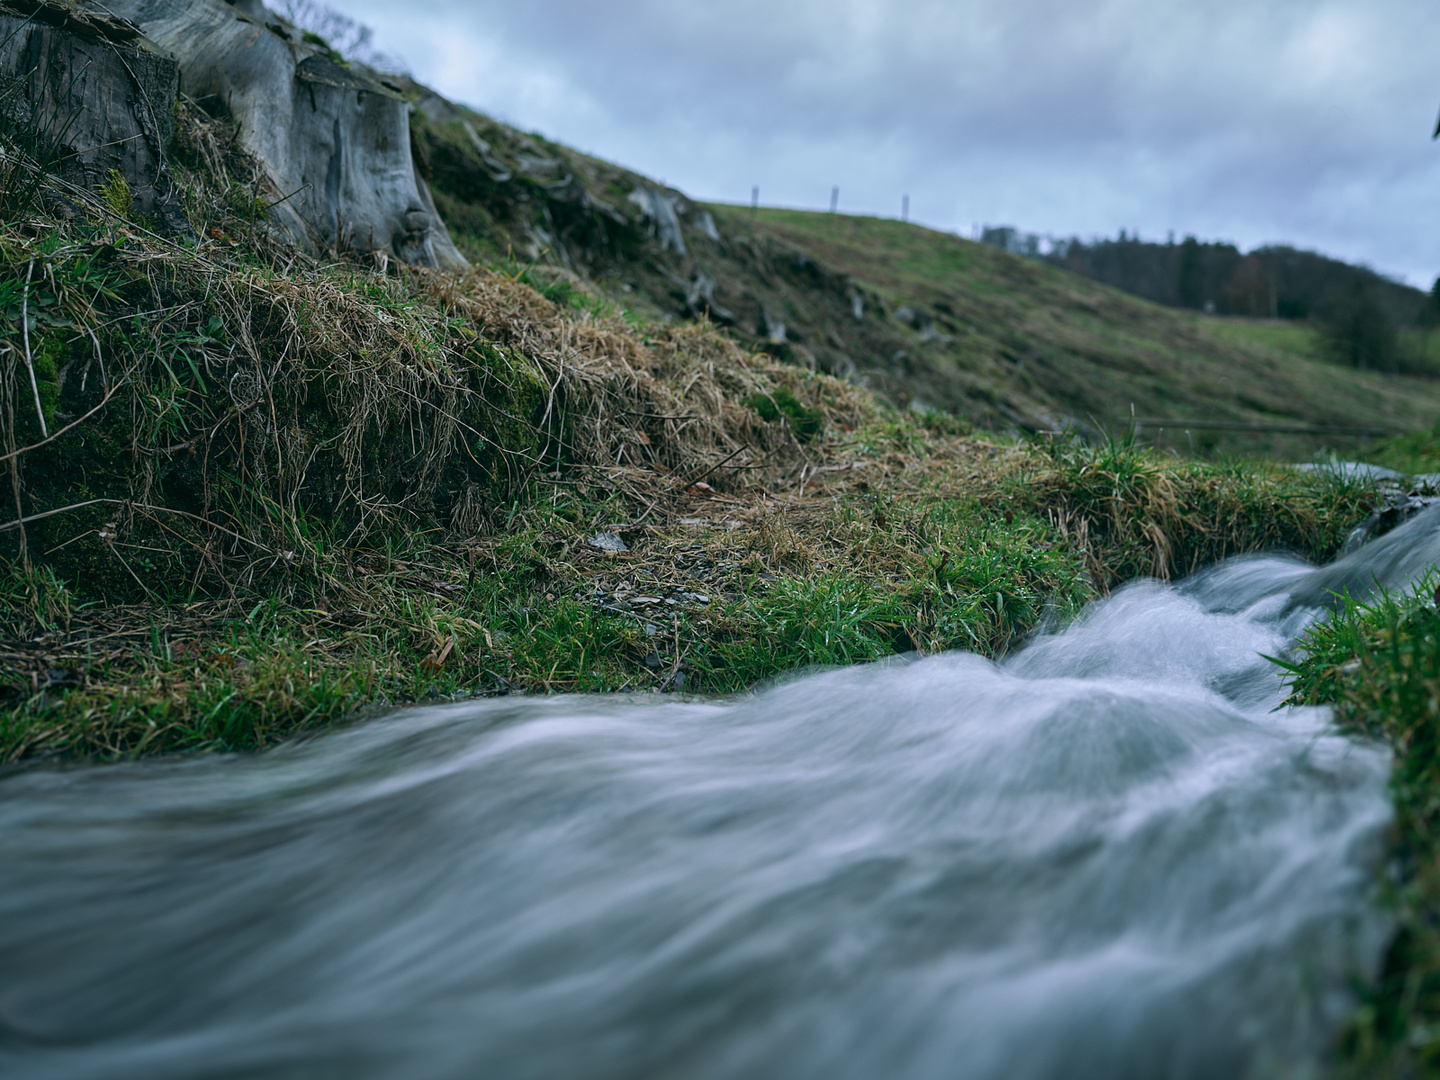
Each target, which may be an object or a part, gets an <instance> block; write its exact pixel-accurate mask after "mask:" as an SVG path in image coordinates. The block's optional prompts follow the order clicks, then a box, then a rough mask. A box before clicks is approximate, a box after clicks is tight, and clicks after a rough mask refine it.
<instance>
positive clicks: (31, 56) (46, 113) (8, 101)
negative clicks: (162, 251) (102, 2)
mask: <svg viewBox="0 0 1440 1080" xmlns="http://www.w3.org/2000/svg"><path fill="white" fill-rule="evenodd" d="M178 77H179V76H178V72H177V69H176V64H175V61H174V60H173V59H171V58H170V57H168V56H164V55H162V54H161V53H160V52H159V51H158V50H156V49H155V48H154V47H153V46H151V45H150V44H149V43H148V42H147V41H146V40H145V38H144V37H143V35H142V34H141V32H140V30H139V29H138V28H137V27H135V26H134V25H132V24H130V23H128V22H126V21H125V20H123V19H119V18H115V17H113V16H107V15H105V14H102V13H98V12H92V11H88V10H85V9H82V8H79V7H76V6H74V5H71V4H65V3H57V2H54V0H46V2H43V3H42V2H35V0H6V2H5V3H3V4H0V123H3V124H4V125H5V127H6V128H7V129H8V130H9V131H10V133H11V134H12V135H13V136H14V137H15V139H16V141H17V142H18V143H19V144H20V145H21V146H23V147H24V148H25V149H26V150H27V151H29V153H30V154H31V155H32V156H33V157H34V158H35V159H36V160H37V161H39V162H41V163H42V164H43V165H44V167H45V169H46V171H47V172H48V173H49V174H50V175H51V176H54V177H58V178H59V180H60V181H61V182H62V183H61V185H60V186H59V187H58V189H57V188H56V187H55V186H54V185H51V186H50V188H49V190H48V192H47V197H48V198H50V199H52V200H58V202H59V203H60V209H61V210H62V212H65V213H74V212H75V209H76V205H77V204H76V202H75V201H74V200H73V199H72V198H69V197H67V189H69V190H70V192H71V193H72V194H78V193H75V192H73V189H76V188H78V189H81V190H82V191H86V192H96V191H98V190H100V189H104V190H105V191H106V193H107V194H108V196H109V199H110V201H111V202H112V203H123V204H124V206H125V209H126V210H127V211H128V212H133V213H134V214H137V215H139V216H141V217H144V218H146V219H148V220H149V221H150V222H151V223H152V224H154V225H155V226H156V227H157V228H159V229H161V230H163V231H169V232H175V231H183V230H184V228H185V216H184V214H183V212H182V211H181V209H180V207H179V204H178V202H177V201H176V198H175V194H174V191H173V186H172V184H171V180H170V174H169V170H168V169H167V168H166V164H165V151H166V147H167V146H168V145H169V143H170V138H171V135H172V133H173V127H174V121H173V117H172V115H171V112H170V107H171V105H172V104H173V103H174V101H175V92H176V85H177V82H178ZM117 176H118V177H119V178H120V180H123V183H121V182H119V181H117V179H116V178H117ZM37 181H38V178H37ZM10 182H12V183H21V182H23V181H22V180H21V178H19V177H18V176H17V177H12V179H11V181H10ZM37 187H38V182H37Z"/></svg>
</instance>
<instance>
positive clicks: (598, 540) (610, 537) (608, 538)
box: [585, 532, 630, 552]
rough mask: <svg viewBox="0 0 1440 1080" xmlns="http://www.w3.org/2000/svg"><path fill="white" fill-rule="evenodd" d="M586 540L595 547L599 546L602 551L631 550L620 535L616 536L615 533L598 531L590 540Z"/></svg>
mask: <svg viewBox="0 0 1440 1080" xmlns="http://www.w3.org/2000/svg"><path fill="white" fill-rule="evenodd" d="M585 542H586V543H587V544H589V545H590V546H591V547H593V548H599V549H600V550H601V551H616V552H618V551H629V550H630V549H629V548H628V547H626V546H625V541H624V540H621V539H620V537H618V536H616V535H615V534H614V533H607V532H602V533H596V534H595V535H594V536H592V537H591V538H590V539H589V540H586V541H585Z"/></svg>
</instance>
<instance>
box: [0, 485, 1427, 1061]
mask: <svg viewBox="0 0 1440 1080" xmlns="http://www.w3.org/2000/svg"><path fill="white" fill-rule="evenodd" d="M1436 547H1437V518H1436V516H1435V514H1433V513H1430V514H1426V515H1424V516H1422V517H1420V518H1418V519H1416V520H1415V521H1413V522H1411V523H1410V524H1408V525H1406V526H1405V527H1403V528H1402V529H1400V530H1398V531H1397V532H1395V533H1393V534H1391V535H1390V536H1387V537H1385V538H1384V539H1383V540H1380V541H1376V542H1375V543H1374V544H1371V545H1370V546H1368V547H1366V548H1363V549H1361V551H1359V552H1357V553H1355V554H1354V555H1352V556H1349V557H1348V558H1347V559H1345V560H1342V562H1341V563H1338V564H1336V565H1335V566H1333V567H1330V568H1327V569H1324V570H1314V569H1311V568H1309V567H1307V566H1305V565H1304V564H1301V563H1298V562H1295V561H1293V560H1286V559H1280V558H1246V559H1241V560H1235V561H1232V562H1230V563H1228V564H1225V565H1223V566H1221V567H1218V568H1216V569H1214V570H1212V571H1210V572H1209V573H1207V574H1205V575H1202V576H1201V577H1199V578H1197V579H1195V580H1192V581H1190V582H1187V583H1185V584H1183V585H1181V586H1179V587H1176V588H1170V587H1164V586H1160V585H1158V584H1154V583H1141V584H1137V585H1134V586H1131V587H1129V588H1127V589H1125V590H1122V591H1121V592H1119V593H1117V594H1116V595H1115V596H1114V597H1113V598H1111V599H1110V600H1108V601H1106V602H1104V603H1102V604H1099V605H1097V606H1096V607H1095V608H1094V609H1093V610H1092V611H1091V612H1090V613H1089V614H1088V615H1087V616H1086V617H1085V618H1083V619H1081V620H1080V621H1078V622H1077V623H1076V624H1074V625H1072V626H1070V627H1068V628H1065V629H1064V630H1062V631H1060V632H1057V633H1053V634H1050V635H1047V636H1042V637H1040V638H1039V639H1037V640H1036V641H1035V642H1033V643H1032V644H1031V645H1030V646H1029V647H1028V648H1026V649H1024V650H1023V651H1021V652H1019V653H1018V654H1016V655H1014V656H1012V657H1011V658H1009V659H1008V660H1006V661H1004V662H1002V663H999V664H993V663H990V662H987V661H985V660H982V659H980V658H978V657H975V656H969V655H964V654H952V655H947V656H940V657H934V658H931V659H925V660H920V661H916V662H908V663H896V664H890V665H877V666H871V667H866V668H856V669H848V670H842V671H832V672H828V673H823V674H817V675H811V676H808V677H805V678H802V679H798V680H796V681H793V682H790V683H788V684H785V685H781V686H778V687H774V688H771V689H769V690H766V691H764V692H763V693H760V694H757V695H755V696H753V697H748V698H744V699H741V700H738V701H734V702H729V703H697V702H676V701H665V702H659V703H657V702H655V701H653V700H651V701H637V700H635V699H605V698H593V697H592V698H580V697H569V698H554V699H548V700H545V699H528V700H527V699H513V698H512V699H500V700H492V701H483V702H472V703H465V704H458V705H449V706H443V707H436V708H423V709H411V710H406V711H403V712H398V713H396V714H394V715H391V716H389V717H388V718H384V719H381V720H378V721H374V722H371V723H368V724H365V725H363V726H360V727H357V728H354V729H351V730H347V731H342V732H339V733H335V734H331V735H327V736H324V737H320V738H315V739H311V740H308V741H301V742H296V743H293V744H291V745H287V746H284V747H281V748H279V749H277V750H273V751H270V752H267V753H263V754H259V755H253V756H235V757H207V758H195V759H187V760H168V761H154V762H144V763H137V764H126V765H109V766H72V767H39V768H30V769H26V770H21V771H17V772H14V773H12V774H10V775H8V776H7V777H5V778H4V779H3V781H0V1075H3V1076H6V1077H15V1078H21V1077H24V1078H32V1077H33V1078H40V1077H46V1078H48V1077H54V1078H66V1080H74V1078H102V1077H103V1078H105V1080H120V1078H131V1077H134V1078H141V1077H143V1078H146V1080H154V1078H170V1077H176V1078H178V1077H185V1078H192V1077H267V1078H276V1077H280V1078H290V1077H294V1078H300V1077H305V1078H322V1077H323V1078H330V1077H336V1078H340V1077H344V1078H372V1077H373V1078H381V1077H384V1078H391V1077H393V1078H396V1080H400V1078H404V1080H418V1078H452V1077H453V1078H460V1077H466V1078H470V1077H503V1078H511V1077H515V1078H529V1077H534V1078H542V1077H544V1078H555V1077H567V1078H572V1077H607V1078H608V1077H617V1078H618V1077H627V1078H629V1077H686V1078H711V1077H717V1078H718V1077H736V1078H739V1077H747V1078H751V1077H775V1078H786V1080H791V1078H810V1077H813V1078H821V1077H824V1078H836V1077H854V1078H857V1080H858V1078H864V1080H873V1078H879V1077H886V1078H895V1077H1006V1078H1024V1077H1112V1078H1113V1077H1146V1078H1149V1077H1159V1076H1170V1077H1212V1076H1213V1077H1233V1076H1244V1075H1254V1076H1276V1075H1282V1076H1292V1075H1308V1074H1309V1073H1311V1072H1312V1071H1313V1068H1314V1066H1315V1064H1316V1062H1317V1061H1319V1060H1320V1059H1321V1058H1322V1056H1323V1053H1324V1050H1325V1047H1326V1045H1327V1042H1328V1040H1329V1039H1330V1038H1331V1037H1333V1034H1334V1031H1335V1027H1336V1025H1337V1023H1339V1022H1340V1021H1342V1020H1343V1018H1344V1016H1345V1014H1346V1011H1347V1009H1349V1008H1350V1007H1351V1006H1352V1004H1353V999H1352V997H1351V995H1350V993H1349V989H1348V988H1349V987H1350V986H1351V985H1352V980H1353V979H1354V978H1356V977H1357V976H1361V977H1363V976H1364V975H1365V974H1366V973H1368V972H1372V971H1373V969H1374V967H1375V965H1376V964H1377V962H1378V959H1379V956H1380V954H1381V952H1382V950H1383V946H1384V943H1385V939H1386V936H1387V933H1388V924H1387V922H1386V919H1385V917H1384V915H1383V914H1382V913H1381V912H1380V910H1379V909H1378V908H1377V906H1376V903H1375V895H1376V888H1377V886H1376V882H1377V880H1378V865H1379V862H1380V859H1381V857H1382V855H1383V832H1384V829H1385V826H1386V825H1387V823H1388V821H1389V818H1390V813H1391V811H1390V807H1389V804H1388V801H1387V798H1386V791H1385V785H1386V779H1387V772H1388V765H1389V757H1388V752H1387V751H1385V750H1384V749H1383V748H1381V747H1378V746H1375V745H1371V744H1367V743H1364V742H1361V741H1356V740H1352V739H1349V738H1345V737H1341V736H1339V735H1337V734H1335V733H1333V732H1332V731H1331V730H1329V729H1328V728H1327V723H1328V716H1327V714H1326V713H1325V712H1324V711H1323V710H1315V709H1291V710H1283V711H1273V710H1274V709H1275V706H1276V705H1277V704H1278V701H1279V697H1280V682H1279V678H1278V674H1277V671H1276V669H1275V668H1274V667H1273V665H1271V664H1269V663H1268V662H1267V661H1266V660H1265V659H1263V657H1262V654H1266V653H1268V654H1272V655H1274V654H1277V653H1280V652H1281V651H1283V650H1284V649H1286V648H1287V646H1288V645H1289V644H1290V643H1291V642H1292V641H1293V640H1294V638H1295V636H1296V635H1297V634H1298V633H1300V632H1301V631H1302V630H1303V628H1304V627H1305V625H1307V623H1308V622H1309V621H1310V620H1311V619H1313V618H1316V617H1318V616H1319V614H1320V606H1321V605H1322V604H1323V603H1324V602H1325V598H1326V594H1327V592H1328V590H1331V589H1334V588H1336V587H1339V586H1343V585H1347V584H1348V585H1349V586H1350V587H1352V589H1355V590H1361V591H1363V589H1365V588H1368V587H1372V586H1373V584H1374V583H1375V582H1376V581H1377V580H1379V581H1383V582H1388V583H1391V584H1400V583H1402V582H1403V581H1404V580H1405V579H1406V578H1407V577H1408V576H1410V575H1413V574H1414V573H1416V572H1417V571H1418V569H1419V568H1421V567H1423V565H1424V564H1425V563H1426V561H1427V560H1429V559H1431V558H1432V557H1433V556H1434V555H1435V554H1437V552H1436V551H1435V550H1434V549H1435V548H1436Z"/></svg>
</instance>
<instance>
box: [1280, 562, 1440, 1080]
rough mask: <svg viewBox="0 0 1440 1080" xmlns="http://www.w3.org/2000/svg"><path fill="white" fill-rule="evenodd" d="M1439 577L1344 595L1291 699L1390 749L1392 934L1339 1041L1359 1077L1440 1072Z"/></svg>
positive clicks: (1296, 676) (1309, 647)
mask: <svg viewBox="0 0 1440 1080" xmlns="http://www.w3.org/2000/svg"><path fill="white" fill-rule="evenodd" d="M1437 586H1440V574H1436V573H1433V572H1432V573H1431V574H1430V575H1429V576H1428V577H1427V578H1426V579H1425V580H1423V581H1421V582H1420V583H1419V585H1418V587H1417V588H1416V590H1415V591H1414V592H1413V593H1410V594H1407V595H1386V596H1382V597H1380V598H1378V599H1377V600H1375V601H1373V602H1371V603H1368V604H1348V605H1345V606H1344V607H1342V608H1341V610H1340V611H1339V612H1338V613H1337V614H1336V616H1335V617H1334V618H1333V619H1331V620H1330V621H1329V622H1327V623H1324V624H1322V625H1320V626H1318V627H1316V628H1315V629H1314V630H1313V631H1311V633H1310V635H1309V637H1308V638H1307V640H1306V641H1305V643H1304V650H1303V653H1302V659H1301V660H1300V662H1299V663H1298V665H1297V667H1296V668H1295V670H1294V671H1293V672H1292V687H1291V689H1292V696H1291V701H1293V702H1295V703H1301V704H1326V705H1331V706H1333V707H1334V709H1335V715H1336V719H1337V721H1338V722H1339V723H1340V724H1341V725H1342V726H1343V727H1345V728H1347V729H1349V730H1351V731H1354V732H1357V733H1360V734H1364V735H1368V736H1371V737H1374V738H1379V739H1383V740H1385V741H1386V742H1387V743H1389V744H1390V745H1391V746H1393V747H1394V748H1395V771H1394V775H1393V777H1392V779H1391V791H1392V795H1393V798H1394V801H1395V812H1396V820H1395V826H1394V835H1393V841H1392V867H1391V873H1390V877H1389V880H1388V885H1387V893H1388V897H1387V898H1388V901H1389V903H1390V904H1391V905H1392V906H1393V908H1394V910H1395V913H1396V915H1397V917H1398V921H1399V931H1398V933H1397V934H1396V936H1395V938H1394V940H1393V941H1392V943H1391V945H1390V949H1389V952H1388V954H1387V955H1386V958H1385V965H1384V970H1383V972H1382V975H1381V980H1380V983H1379V985H1378V986H1377V987H1375V988H1373V989H1372V990H1370V991H1369V992H1368V996H1367V999H1366V1001H1365V1004H1364V1007H1363V1008H1362V1009H1361V1010H1360V1012H1359V1013H1358V1014H1357V1016H1356V1018H1355V1020H1354V1021H1353V1022H1352V1024H1351V1026H1350V1028H1349V1030H1348V1031H1347V1032H1346V1034H1345V1038H1344V1041H1343V1043H1342V1062H1343V1064H1344V1066H1345V1071H1346V1072H1348V1073H1349V1074H1351V1075H1355V1076H1365V1077H1412V1076H1431V1075H1434V1074H1435V1073H1436V1071H1437V1070H1440V610H1437V606H1436V601H1437Z"/></svg>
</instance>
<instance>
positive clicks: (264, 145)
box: [109, 0, 467, 269]
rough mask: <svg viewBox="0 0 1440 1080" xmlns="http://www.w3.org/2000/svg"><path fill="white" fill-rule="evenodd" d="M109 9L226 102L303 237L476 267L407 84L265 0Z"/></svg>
mask: <svg viewBox="0 0 1440 1080" xmlns="http://www.w3.org/2000/svg"><path fill="white" fill-rule="evenodd" d="M109 10H111V11H112V12H114V13H115V14H116V15H119V16H121V17H123V18H125V19H128V20H130V21H132V22H134V23H135V24H136V25H138V26H139V27H140V28H141V29H142V30H143V31H144V33H145V35H146V37H147V38H149V39H150V41H152V42H153V43H154V44H155V45H156V46H158V47H159V48H161V49H163V50H165V51H166V52H168V53H170V54H171V55H173V56H174V57H175V58H176V59H177V60H178V62H179V65H180V86H181V89H182V90H183V91H184V92H185V93H186V94H188V95H190V96H191V97H193V98H195V99H197V100H202V101H203V100H205V99H218V100H219V101H220V102H222V103H223V105H224V107H225V108H226V109H227V110H228V111H229V112H230V114H231V115H232V116H233V117H234V119H235V121H236V123H237V125H238V129H239V140H240V143H241V145H242V146H244V147H245V149H247V150H248V151H249V152H250V153H252V154H254V155H255V157H256V158H257V159H258V160H259V161H260V163H261V164H262V165H263V166H264V168H265V169H266V171H267V172H268V174H269V180H270V182H271V184H272V185H273V187H274V191H273V192H272V193H271V194H272V199H273V205H272V206H271V208H270V211H269V212H270V216H271V218H272V219H273V221H274V222H275V224H276V225H277V226H278V227H279V228H280V229H281V230H282V231H283V232H284V233H285V234H286V236H287V237H288V239H290V240H291V241H293V242H294V243H295V244H297V245H298V246H300V247H302V248H304V249H305V250H307V251H310V252H311V253H319V252H323V251H346V250H349V251H362V252H376V253H381V252H383V253H386V254H387V255H390V256H393V257H395V258H398V259H401V260H403V261H404V262H407V263H412V264H415V265H419V266H431V267H439V268H441V269H461V268H463V267H465V266H466V265H467V264H466V262H465V259H464V257H463V256H461V254H460V252H459V251H457V250H456V248H455V245H454V243H453V242H452V241H451V239H450V235H449V233H448V232H447V231H446V229H445V224H444V222H442V221H441V220H440V215H439V214H438V213H437V212H436V210H435V204H434V201H433V200H432V199H431V197H430V192H429V190H428V188H427V187H426V185H425V181H424V179H423V178H422V177H421V176H420V174H419V172H418V171H417V169H416V166H415V162H414V158H413V155H412V153H411V145H410V121H409V106H408V104H407V103H406V100H405V98H404V96H403V94H402V93H401V92H400V88H399V86H398V85H397V84H394V83H392V82H389V81H388V80H386V79H385V78H384V77H383V76H381V75H379V74H377V73H376V72H374V71H371V70H370V69H368V68H366V67H364V66H363V65H360V64H354V63H346V62H345V61H343V60H341V59H340V58H339V57H338V56H336V55H335V54H333V53H332V52H331V51H330V50H329V49H328V48H327V47H326V46H325V45H324V43H323V42H320V41H318V40H316V39H313V35H312V36H311V37H310V38H308V39H307V36H306V35H304V34H303V33H302V32H301V31H300V30H298V29H297V28H296V27H295V26H293V25H291V24H290V23H288V22H287V21H285V20H284V19H282V18H280V17H279V16H278V15H275V14H274V13H273V12H270V11H269V10H267V9H266V8H264V7H263V6H261V4H260V3H259V2H258V0H245V2H243V3H241V4H239V5H237V6H231V5H230V4H227V3H224V2H223V0H111V2H110V4H109Z"/></svg>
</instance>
